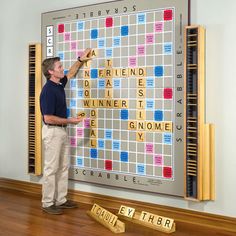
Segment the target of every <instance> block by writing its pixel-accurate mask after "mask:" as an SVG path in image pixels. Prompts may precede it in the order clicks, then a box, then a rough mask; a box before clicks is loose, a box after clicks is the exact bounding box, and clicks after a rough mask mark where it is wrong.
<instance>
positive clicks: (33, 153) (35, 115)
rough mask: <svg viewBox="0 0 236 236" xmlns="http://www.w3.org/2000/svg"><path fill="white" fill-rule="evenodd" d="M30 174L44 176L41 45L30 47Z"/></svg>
mask: <svg viewBox="0 0 236 236" xmlns="http://www.w3.org/2000/svg"><path fill="white" fill-rule="evenodd" d="M28 74H29V87H28V94H29V114H28V173H29V174H34V175H41V174H42V160H41V159H42V155H41V146H42V141H41V140H42V138H41V137H42V135H41V127H42V120H41V113H40V105H39V95H40V92H41V88H42V82H41V44H39V43H37V44H30V45H29V73H28Z"/></svg>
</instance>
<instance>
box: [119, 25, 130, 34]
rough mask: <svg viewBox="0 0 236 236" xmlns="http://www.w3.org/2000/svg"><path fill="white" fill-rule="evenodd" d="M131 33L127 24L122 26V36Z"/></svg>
mask: <svg viewBox="0 0 236 236" xmlns="http://www.w3.org/2000/svg"><path fill="white" fill-rule="evenodd" d="M128 34H129V27H128V26H127V25H124V26H121V36H127V35H128Z"/></svg>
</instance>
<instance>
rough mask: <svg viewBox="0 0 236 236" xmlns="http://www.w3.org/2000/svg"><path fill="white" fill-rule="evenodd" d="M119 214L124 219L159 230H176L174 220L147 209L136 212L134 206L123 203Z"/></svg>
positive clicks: (168, 231)
mask: <svg viewBox="0 0 236 236" xmlns="http://www.w3.org/2000/svg"><path fill="white" fill-rule="evenodd" d="M118 215H119V216H120V217H121V218H123V219H126V220H128V221H131V222H133V223H136V224H140V225H143V226H145V227H149V228H152V229H155V230H158V231H162V232H165V233H173V232H175V223H174V220H173V219H170V218H167V217H163V216H159V215H155V214H152V213H149V212H146V211H142V212H141V213H139V212H135V209H134V208H131V207H127V206H122V205H121V207H120V209H119V212H118Z"/></svg>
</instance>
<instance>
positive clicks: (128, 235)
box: [0, 188, 236, 236]
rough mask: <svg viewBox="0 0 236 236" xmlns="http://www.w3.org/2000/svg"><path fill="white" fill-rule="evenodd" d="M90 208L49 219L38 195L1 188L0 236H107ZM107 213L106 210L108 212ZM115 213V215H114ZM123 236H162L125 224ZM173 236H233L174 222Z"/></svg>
mask: <svg viewBox="0 0 236 236" xmlns="http://www.w3.org/2000/svg"><path fill="white" fill-rule="evenodd" d="M90 209H91V205H87V204H79V208H78V209H67V210H64V214H63V215H49V214H47V213H44V212H43V211H42V210H41V202H40V197H39V195H33V194H28V193H23V192H20V191H16V190H8V189H4V188H0V236H55V235H57V236H72V235H79V236H90V235H94V236H101V235H102V236H110V235H114V233H112V232H111V231H109V230H108V229H106V228H105V227H104V226H102V225H100V224H99V223H97V222H96V221H94V220H93V219H92V218H90V217H89V216H87V214H86V211H87V210H90ZM108 210H109V209H108ZM113 213H116V212H113ZM123 222H125V225H126V232H125V233H123V234H120V235H124V236H146V235H148V236H152V235H158V236H164V235H167V234H165V233H161V232H158V231H155V230H151V229H147V228H144V227H141V226H139V225H135V224H132V223H130V222H127V221H123ZM171 235H173V236H190V235H191V236H200V235H201V236H205V235H206V236H213V235H214V236H226V235H227V236H233V235H234V236H235V235H236V233H230V232H220V231H216V230H215V229H211V228H207V227H199V226H196V225H194V224H193V225H192V224H186V223H185V224H184V223H181V222H176V232H175V233H172V234H171Z"/></svg>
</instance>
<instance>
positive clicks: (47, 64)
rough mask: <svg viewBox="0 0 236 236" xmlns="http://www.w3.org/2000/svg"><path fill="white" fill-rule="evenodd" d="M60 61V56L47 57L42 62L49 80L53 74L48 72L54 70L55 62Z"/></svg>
mask: <svg viewBox="0 0 236 236" xmlns="http://www.w3.org/2000/svg"><path fill="white" fill-rule="evenodd" d="M57 61H60V57H51V58H47V59H45V60H44V61H43V62H42V70H43V74H44V76H45V77H46V79H47V80H49V79H50V78H51V74H50V73H49V72H48V71H49V70H54V66H55V65H54V63H55V62H57Z"/></svg>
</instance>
